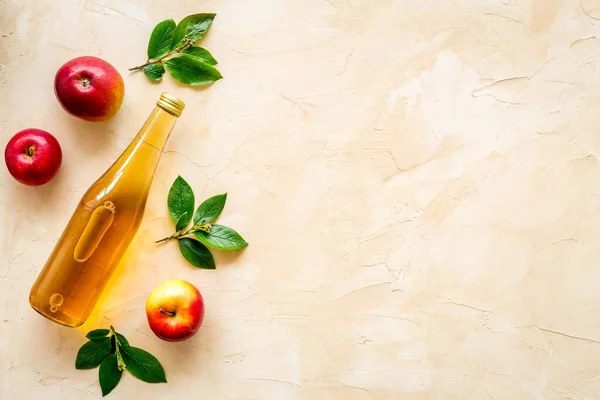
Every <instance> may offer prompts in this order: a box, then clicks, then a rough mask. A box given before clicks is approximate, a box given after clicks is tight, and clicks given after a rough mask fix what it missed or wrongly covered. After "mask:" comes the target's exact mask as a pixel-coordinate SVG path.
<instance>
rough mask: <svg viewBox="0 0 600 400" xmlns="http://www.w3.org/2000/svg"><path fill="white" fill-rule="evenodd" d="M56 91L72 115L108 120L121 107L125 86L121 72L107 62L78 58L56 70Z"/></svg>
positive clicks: (96, 58) (57, 96) (66, 109)
mask: <svg viewBox="0 0 600 400" xmlns="http://www.w3.org/2000/svg"><path fill="white" fill-rule="evenodd" d="M54 93H56V98H57V99H58V101H59V102H60V104H61V105H62V107H63V108H64V109H65V111H67V112H68V113H69V114H71V115H74V116H76V117H79V118H82V119H85V120H87V121H105V120H107V119H110V118H112V117H113V116H114V115H115V114H116V113H117V111H119V108H121V103H123V96H124V95H125V85H124V84H123V78H122V77H121V75H120V74H119V72H118V71H117V70H116V69H115V67H113V66H112V65H110V64H109V63H107V62H106V61H104V60H102V59H100V58H98V57H77V58H74V59H72V60H71V61H68V62H67V63H66V64H64V65H63V66H62V67H60V69H59V70H58V72H57V73H56V76H55V78H54Z"/></svg>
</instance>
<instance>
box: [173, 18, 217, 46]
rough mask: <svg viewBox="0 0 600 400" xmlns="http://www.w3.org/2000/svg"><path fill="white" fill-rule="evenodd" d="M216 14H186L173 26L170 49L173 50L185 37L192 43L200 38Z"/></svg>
mask: <svg viewBox="0 0 600 400" xmlns="http://www.w3.org/2000/svg"><path fill="white" fill-rule="evenodd" d="M215 16H216V14H193V15H188V16H187V17H185V18H184V19H182V20H181V22H180V23H179V24H178V25H177V28H175V33H174V34H173V40H172V41H171V50H175V49H176V48H177V47H179V46H180V45H181V43H182V42H183V41H184V40H185V39H186V38H187V39H189V40H190V42H191V43H192V44H194V43H196V42H197V41H198V40H199V39H201V38H202V37H203V36H204V34H205V33H206V31H207V30H208V28H209V27H210V24H212V22H213V20H214V19H215Z"/></svg>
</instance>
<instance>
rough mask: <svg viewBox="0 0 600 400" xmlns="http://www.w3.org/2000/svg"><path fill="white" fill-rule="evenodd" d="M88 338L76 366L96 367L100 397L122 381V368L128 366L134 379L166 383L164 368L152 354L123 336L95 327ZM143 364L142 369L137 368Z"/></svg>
mask: <svg viewBox="0 0 600 400" xmlns="http://www.w3.org/2000/svg"><path fill="white" fill-rule="evenodd" d="M86 338H88V339H89V341H88V342H86V343H85V344H84V345H83V346H81V348H80V349H79V351H78V352H77V358H76V359H75V368H77V369H91V368H96V367H98V366H99V367H100V369H99V370H98V376H99V382H100V388H101V389H102V396H106V395H107V394H109V393H110V392H111V391H112V390H113V389H114V388H115V387H116V386H117V385H118V384H119V381H120V380H121V375H122V374H123V371H124V370H125V369H127V370H128V371H129V372H130V373H131V374H132V375H133V376H135V377H136V378H138V379H140V380H142V381H144V382H148V383H158V382H166V381H167V378H166V377H165V370H164V369H163V367H162V365H161V364H160V362H159V361H158V360H157V359H156V357H154V356H153V355H152V354H150V353H148V352H147V351H145V350H142V349H139V348H137V347H133V346H130V345H129V341H127V339H126V338H125V336H123V335H121V334H120V333H119V332H117V331H115V328H113V327H112V326H111V327H110V329H94V330H93V331H90V332H88V334H87V335H86ZM140 365H143V368H139V366H140Z"/></svg>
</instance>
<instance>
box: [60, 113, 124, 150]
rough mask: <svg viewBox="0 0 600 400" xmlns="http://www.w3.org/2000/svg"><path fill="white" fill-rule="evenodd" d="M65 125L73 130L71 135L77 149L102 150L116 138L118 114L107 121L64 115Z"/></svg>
mask: <svg viewBox="0 0 600 400" xmlns="http://www.w3.org/2000/svg"><path fill="white" fill-rule="evenodd" d="M65 118H66V120H65V125H66V126H67V127H68V129H69V130H70V131H72V132H73V135H72V137H73V138H74V140H75V141H77V142H78V143H76V144H75V146H77V147H76V150H77V149H90V148H91V149H93V150H94V151H98V150H103V149H106V148H108V147H111V146H113V145H114V143H115V142H116V141H117V139H118V136H119V135H118V132H117V126H119V123H120V119H121V118H120V116H119V114H117V115H116V116H115V117H113V118H111V119H110V120H108V121H101V122H90V121H85V120H82V119H79V118H77V117H73V116H70V115H67V116H65Z"/></svg>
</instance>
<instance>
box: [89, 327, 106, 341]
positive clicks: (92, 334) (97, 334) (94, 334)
mask: <svg viewBox="0 0 600 400" xmlns="http://www.w3.org/2000/svg"><path fill="white" fill-rule="evenodd" d="M109 333H110V330H108V329H94V330H93V331H89V332H88V334H87V335H85V337H86V338H88V339H90V340H92V339H98V338H104V337H106V336H107V335H108V334H109Z"/></svg>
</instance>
